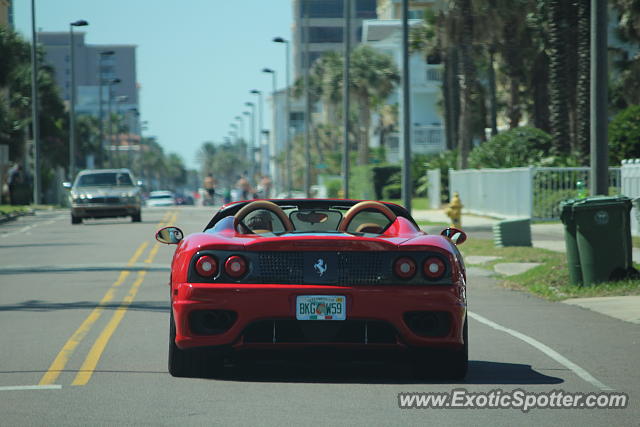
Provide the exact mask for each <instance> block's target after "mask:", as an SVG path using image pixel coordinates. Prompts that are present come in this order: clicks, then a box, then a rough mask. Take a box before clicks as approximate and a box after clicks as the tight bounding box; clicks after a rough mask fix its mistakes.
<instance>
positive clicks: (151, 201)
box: [147, 191, 176, 207]
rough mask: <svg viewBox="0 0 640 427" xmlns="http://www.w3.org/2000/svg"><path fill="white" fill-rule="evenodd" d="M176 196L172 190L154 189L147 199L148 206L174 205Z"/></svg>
mask: <svg viewBox="0 0 640 427" xmlns="http://www.w3.org/2000/svg"><path fill="white" fill-rule="evenodd" d="M175 204H176V197H175V195H174V194H173V192H171V191H152V192H151V193H149V198H148V199H147V206H156V207H159V206H174V205H175Z"/></svg>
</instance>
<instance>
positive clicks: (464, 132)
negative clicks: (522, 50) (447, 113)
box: [455, 0, 477, 169]
mask: <svg viewBox="0 0 640 427" xmlns="http://www.w3.org/2000/svg"><path fill="white" fill-rule="evenodd" d="M455 11H456V14H457V16H458V18H459V20H460V21H459V35H460V39H459V45H460V48H459V54H460V62H461V64H462V74H461V79H460V88H461V90H462V97H461V98H462V99H461V105H460V107H461V108H460V124H459V129H460V135H459V139H458V154H459V155H458V167H459V168H460V169H466V168H467V166H468V160H467V157H468V156H469V151H470V148H471V140H472V138H473V125H472V122H473V97H474V88H475V87H476V85H477V82H476V66H475V63H474V57H473V10H472V8H471V0H456V5H455Z"/></svg>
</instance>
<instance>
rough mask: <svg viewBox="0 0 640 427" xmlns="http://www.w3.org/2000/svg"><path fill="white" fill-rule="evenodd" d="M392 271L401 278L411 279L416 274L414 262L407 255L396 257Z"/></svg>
mask: <svg viewBox="0 0 640 427" xmlns="http://www.w3.org/2000/svg"><path fill="white" fill-rule="evenodd" d="M393 271H394V273H396V276H398V277H399V278H401V279H411V278H412V277H413V276H414V275H415V274H416V262H415V261H414V260H412V259H411V258H409V257H402V258H398V259H397V260H396V262H395V264H394V265H393Z"/></svg>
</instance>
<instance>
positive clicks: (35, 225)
mask: <svg viewBox="0 0 640 427" xmlns="http://www.w3.org/2000/svg"><path fill="white" fill-rule="evenodd" d="M60 218H61V217H55V218H54V219H51V220H48V221H44V222H36V223H34V224H30V225H27V226H24V227H22V228H20V229H18V230H15V231H11V232H9V233H2V234H0V236H2V237H9V236H13V235H15V234H19V233H25V232H27V231H29V230H31V229H32V228H34V227H37V226H39V225H51V224H53V223H54V222H56V221H58V220H59V219H60Z"/></svg>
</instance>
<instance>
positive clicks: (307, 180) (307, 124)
mask: <svg viewBox="0 0 640 427" xmlns="http://www.w3.org/2000/svg"><path fill="white" fill-rule="evenodd" d="M300 7H304V26H303V29H304V37H303V40H304V55H303V57H302V60H303V62H302V67H303V73H304V75H303V76H304V160H305V164H306V167H305V171H304V193H305V194H306V196H307V197H308V198H311V149H310V145H311V142H310V139H311V132H310V130H311V106H310V102H311V100H310V99H309V67H310V66H311V61H310V60H309V55H310V53H309V7H310V2H309V1H307V2H306V3H304V2H300Z"/></svg>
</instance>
